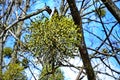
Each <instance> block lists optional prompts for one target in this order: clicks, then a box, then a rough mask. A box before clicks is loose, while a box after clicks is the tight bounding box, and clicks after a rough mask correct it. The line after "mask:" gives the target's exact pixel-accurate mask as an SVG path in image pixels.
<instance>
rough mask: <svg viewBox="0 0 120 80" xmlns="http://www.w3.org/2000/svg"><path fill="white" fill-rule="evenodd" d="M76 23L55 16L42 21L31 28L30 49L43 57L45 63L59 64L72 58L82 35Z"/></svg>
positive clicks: (33, 24) (36, 22)
mask: <svg viewBox="0 0 120 80" xmlns="http://www.w3.org/2000/svg"><path fill="white" fill-rule="evenodd" d="M78 30H79V29H78V28H77V26H76V25H75V24H74V22H73V21H72V20H71V19H69V18H66V17H58V15H57V14H55V15H54V16H53V17H52V18H51V19H50V20H49V19H45V20H40V21H35V22H34V23H32V26H31V27H30V31H31V35H30V36H29V42H28V47H29V48H30V50H31V51H34V52H35V55H39V56H42V57H43V58H44V59H45V60H44V61H46V62H47V61H48V60H49V61H51V60H52V61H53V59H54V58H55V60H54V62H56V63H57V61H58V60H62V59H64V58H66V57H72V55H73V52H74V50H75V49H76V44H79V43H80V38H81V34H79V33H78V32H77V31H78Z"/></svg>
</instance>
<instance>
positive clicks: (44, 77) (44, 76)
mask: <svg viewBox="0 0 120 80" xmlns="http://www.w3.org/2000/svg"><path fill="white" fill-rule="evenodd" d="M40 80H64V76H63V73H62V72H61V70H60V69H56V70H55V71H53V70H52V67H51V66H50V65H45V66H44V67H43V69H42V72H41V75H40Z"/></svg>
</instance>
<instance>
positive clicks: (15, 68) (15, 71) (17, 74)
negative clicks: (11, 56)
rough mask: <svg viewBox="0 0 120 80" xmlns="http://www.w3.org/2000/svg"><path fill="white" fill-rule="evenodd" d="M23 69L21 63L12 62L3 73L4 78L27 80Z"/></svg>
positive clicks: (6, 79) (7, 79) (5, 79)
mask: <svg viewBox="0 0 120 80" xmlns="http://www.w3.org/2000/svg"><path fill="white" fill-rule="evenodd" d="M23 69H24V68H23V67H21V66H20V65H19V64H16V63H11V64H10V65H9V66H8V70H6V71H5V72H4V74H3V80H26V77H25V76H24V75H23V73H22V71H23Z"/></svg>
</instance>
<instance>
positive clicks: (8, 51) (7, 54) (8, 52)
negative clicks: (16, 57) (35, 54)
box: [3, 47, 13, 58]
mask: <svg viewBox="0 0 120 80" xmlns="http://www.w3.org/2000/svg"><path fill="white" fill-rule="evenodd" d="M12 53H13V50H12V48H10V47H5V48H4V49H3V55H4V57H8V58H10V57H11V54H12Z"/></svg>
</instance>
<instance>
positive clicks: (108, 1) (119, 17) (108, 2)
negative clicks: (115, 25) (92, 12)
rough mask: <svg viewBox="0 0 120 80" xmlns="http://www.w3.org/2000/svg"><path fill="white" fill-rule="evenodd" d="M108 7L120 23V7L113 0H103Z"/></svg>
mask: <svg viewBox="0 0 120 80" xmlns="http://www.w3.org/2000/svg"><path fill="white" fill-rule="evenodd" d="M101 1H102V2H103V3H104V5H105V6H106V7H107V9H108V10H109V11H110V12H111V14H112V15H113V16H114V17H115V18H116V20H117V21H118V22H119V23H120V9H119V8H118V7H117V6H116V5H115V4H114V2H113V1H112V0H101Z"/></svg>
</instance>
